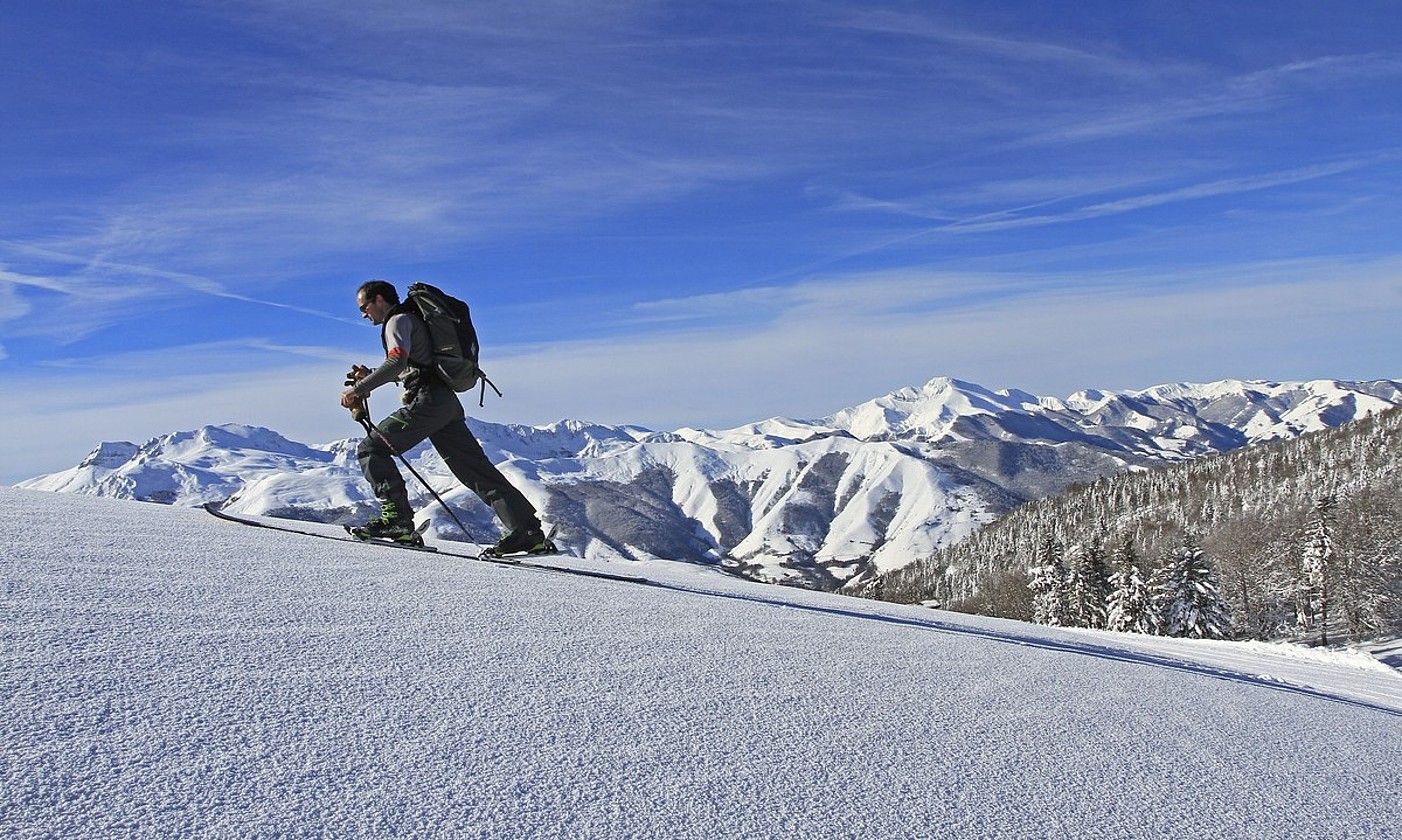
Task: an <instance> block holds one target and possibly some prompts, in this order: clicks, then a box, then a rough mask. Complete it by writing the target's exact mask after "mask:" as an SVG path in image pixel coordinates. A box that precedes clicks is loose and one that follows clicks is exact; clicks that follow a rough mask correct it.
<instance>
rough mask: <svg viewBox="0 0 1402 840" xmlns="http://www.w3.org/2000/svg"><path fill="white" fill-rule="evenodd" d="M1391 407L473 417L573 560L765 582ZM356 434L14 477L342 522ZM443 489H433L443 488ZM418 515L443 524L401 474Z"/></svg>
mask: <svg viewBox="0 0 1402 840" xmlns="http://www.w3.org/2000/svg"><path fill="white" fill-rule="evenodd" d="M1399 403H1402V383H1399V382H1398V381H1396V380H1372V381H1367V382H1357V383H1354V382H1342V381H1338V380H1313V381H1309V382H1268V381H1261V380H1254V381H1253V380H1221V381H1219V382H1214V383H1205V384H1194V383H1170V384H1165V385H1158V386H1154V387H1153V388H1148V389H1143V390H1138V391H1100V390H1094V389H1088V390H1083V391H1078V392H1076V393H1074V394H1072V395H1070V396H1068V397H1066V398H1055V397H1040V396H1036V395H1034V394H1031V393H1028V392H1026V391H1021V390H1018V389H1001V390H992V389H988V388H985V387H983V386H981V385H977V384H975V383H971V382H967V381H964V380H959V379H955V378H952V377H935V378H933V379H931V380H929V381H927V382H926V383H925V384H924V385H922V386H920V387H918V388H915V387H911V388H902V389H897V390H895V391H892V392H890V393H888V394H885V395H882V396H880V397H877V398H875V399H873V400H868V401H866V402H864V403H860V404H858V405H855V406H851V407H849V408H847V409H842V410H840V411H837V412H834V413H833V414H830V415H827V416H826V417H823V418H819V419H817V420H797V419H793V418H785V417H772V418H769V419H766V420H762V421H758V422H755V423H751V424H746V425H742V426H737V427H733V428H731V429H721V430H707V429H692V428H682V429H677V430H674V431H660V432H659V431H653V430H649V429H646V428H644V427H641V426H637V425H627V424H623V425H609V424H601V423H590V422H587V421H582V420H562V421H557V422H556V423H552V424H547V425H541V426H524V425H518V424H496V423H489V422H486V421H481V420H477V419H469V421H468V422H469V425H470V426H471V428H472V430H473V432H474V434H476V435H477V437H478V439H479V440H480V441H481V442H482V444H483V447H484V449H485V450H486V451H487V454H488V456H489V457H490V458H492V460H493V461H496V462H498V463H499V464H500V465H501V468H502V470H503V472H504V473H505V474H506V475H507V476H508V478H509V479H511V480H512V481H513V482H516V483H518V485H519V486H521V487H522V489H523V492H525V493H526V495H527V496H528V498H530V499H531V500H532V502H533V503H535V504H536V506H537V507H538V508H539V509H540V510H541V511H542V514H543V515H544V516H545V517H546V518H547V519H548V520H550V521H551V522H552V523H553V524H555V525H557V526H558V528H559V539H560V541H561V542H563V543H564V544H565V545H568V546H570V547H571V548H573V549H574V550H576V551H579V552H580V553H581V554H583V555H585V556H597V557H601V558H624V559H642V558H649V557H662V558H668V559H677V560H684V561H688V562H694V563H702V564H722V565H724V566H726V567H728V568H730V569H731V570H732V571H736V572H740V573H743V574H746V575H749V576H751V577H755V578H757V579H761V580H768V581H774V582H783V583H792V584H798V585H805V586H811V587H816V588H822V589H838V588H843V587H855V586H860V585H862V584H863V583H865V582H867V581H870V580H871V579H873V578H874V577H875V576H876V575H877V574H879V573H881V572H888V571H891V570H894V569H897V568H900V567H902V566H904V565H906V564H909V563H910V562H913V561H914V560H916V559H919V558H923V557H927V556H929V555H930V554H932V553H933V552H934V551H935V550H937V549H938V548H940V547H942V546H946V545H950V544H952V543H954V542H957V541H958V540H959V539H961V538H963V537H965V536H967V535H969V534H970V533H972V532H973V531H975V530H977V529H978V528H980V527H981V526H982V525H984V524H987V523H988V522H990V521H992V520H994V519H996V518H997V517H998V516H1000V515H1002V514H1003V513H1006V512H1007V511H1008V510H1011V509H1012V508H1013V507H1016V506H1017V505H1019V504H1021V503H1022V502H1025V501H1028V500H1031V499H1037V498H1043V497H1045V496H1048V495H1052V494H1055V493H1058V492H1060V491H1061V490H1063V489H1065V488H1066V487H1068V486H1070V485H1071V484H1075V483H1080V482H1085V481H1088V480H1093V479H1095V478H1100V477H1102V476H1106V475H1112V474H1115V473H1118V472H1124V471H1128V470H1138V469H1148V468H1152V467H1154V466H1156V465H1160V464H1166V463H1172V462H1176V461H1183V460H1190V459H1193V458H1197V457H1200V456H1202V455H1208V454H1215V453H1219V452H1225V451H1229V450H1232V449H1236V448H1240V447H1242V446H1247V445H1250V444H1251V443H1254V442H1261V441H1266V440H1275V439H1281V438H1290V437H1295V436H1298V435H1300V434H1303V433H1305V432H1307V431H1312V430H1315V429H1320V428H1328V427H1331V426H1337V425H1340V424H1342V423H1345V422H1348V421H1350V420H1352V419H1357V418H1359V417H1364V416H1369V415H1371V414H1373V413H1376V412H1377V411H1381V410H1383V409H1384V408H1387V407H1389V406H1391V405H1395V404H1399ZM354 447H355V439H344V440H340V441H333V442H331V443H327V444H320V445H314V446H313V445H307V444H302V443H298V442H295V441H290V440H288V439H286V438H284V437H282V436H281V435H279V434H278V433H276V432H274V431H272V430H268V429H263V428H261V427H254V426H246V425H238V424H226V425H215V426H205V427H202V428H201V429H196V430H193V431H189V432H176V433H171V434H167V435H162V436H158V437H155V438H152V439H151V440H149V441H147V442H146V443H144V444H141V445H139V446H138V445H136V444H133V443H130V442H126V441H119V442H103V443H101V444H99V445H98V446H97V447H96V448H95V449H94V450H93V452H92V453H90V454H89V456H88V457H87V458H85V459H84V460H83V462H82V463H80V464H79V465H78V466H75V467H73V468H71V469H69V470H65V471H61V472H58V473H53V474H50V475H47V476H40V477H38V478H35V479H31V480H29V481H25V482H21V483H20V484H19V485H17V486H21V487H27V488H31V489H40V490H51V491H56V492H78V493H87V494H91V495H111V496H117V497H120V498H134V499H141V500H147V501H157V502H163V503H168V504H179V505H194V504H202V503H204V502H207V501H214V500H218V499H224V498H227V497H234V499H233V501H232V505H233V506H234V508H235V509H237V510H240V511H242V512H244V513H252V514H266V515H278V516H286V517H290V518H299V519H309V520H317V521H335V522H348V521H352V520H353V519H355V518H358V517H364V516H368V515H370V513H371V511H372V510H373V509H374V507H375V501H374V499H373V498H372V497H371V495H370V492H369V488H368V487H367V486H366V485H365V483H364V481H363V480H362V479H361V477H360V474H359V470H358V468H357V466H356V464H355V459H354ZM407 457H408V458H409V459H410V461H411V462H413V463H414V464H415V467H416V468H417V469H419V471H420V472H421V473H422V474H424V475H425V476H426V477H427V478H428V479H429V481H430V482H431V483H432V484H433V485H434V486H435V488H436V489H438V490H439V491H440V492H441V493H442V495H443V496H444V498H445V500H446V501H448V503H449V504H451V505H453V506H454V507H455V509H457V510H458V511H459V515H460V516H461V517H462V518H463V519H464V521H465V523H466V524H467V525H468V527H469V529H470V530H471V531H472V533H473V535H474V537H475V539H476V540H477V541H490V540H491V539H494V536H492V535H493V534H494V520H493V517H492V515H491V513H490V511H489V510H488V509H487V508H486V507H485V506H484V505H482V504H481V503H480V501H479V500H477V499H476V497H475V496H473V495H472V494H471V493H470V492H468V491H466V490H465V489H463V488H462V487H460V486H458V485H457V483H456V482H455V481H454V480H453V479H452V478H451V476H450V475H449V474H448V472H447V470H446V468H445V466H444V465H443V463H442V461H441V459H440V458H438V456H437V453H436V452H434V451H433V450H432V449H430V448H429V447H427V445H421V446H420V447H417V448H415V449H414V450H412V451H411V452H409V453H407ZM445 491H446V492H445ZM411 492H412V493H413V494H414V501H415V505H416V507H417V508H418V510H419V515H420V517H423V518H427V519H428V520H429V528H430V529H431V533H434V534H436V535H438V536H441V537H443V538H452V536H453V532H454V531H455V530H456V528H455V526H454V525H453V524H452V523H451V520H450V519H449V518H448V517H447V516H446V515H445V514H444V513H443V512H442V511H441V510H439V509H438V508H437V507H436V506H435V505H433V503H432V502H431V500H430V499H429V498H428V497H427V495H426V494H424V493H422V491H421V490H419V489H418V488H416V487H414V486H413V483H412V482H411Z"/></svg>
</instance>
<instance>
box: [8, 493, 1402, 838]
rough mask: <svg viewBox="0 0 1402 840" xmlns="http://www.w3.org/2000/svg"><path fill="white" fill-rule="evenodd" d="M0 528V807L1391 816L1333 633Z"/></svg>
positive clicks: (427, 817) (1382, 684) (1286, 823)
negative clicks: (1005, 614)
mask: <svg viewBox="0 0 1402 840" xmlns="http://www.w3.org/2000/svg"><path fill="white" fill-rule="evenodd" d="M0 527H3V528H4V529H5V532H6V533H7V534H9V535H11V536H10V537H9V538H8V539H7V541H6V542H5V544H4V545H3V546H2V547H0V643H2V644H3V650H4V652H5V667H4V669H3V670H0V741H3V743H4V745H5V749H4V752H3V757H0V797H3V798H0V834H3V835H5V836H15V837H40V836H54V837H73V836H134V837H172V836H193V835H202V836H203V835H216V836H252V835H258V836H265V835H280V836H324V835H329V836H346V835H352V834H362V835H363V834H372V835H378V836H385V835H391V834H415V835H443V836H473V837H504V838H505V837H509V838H517V837H697V838H702V837H704V838H710V837H715V836H736V837H804V838H810V837H897V836H901V837H905V836H909V837H1162V836H1231V837H1262V838H1266V837H1271V838H1273V837H1283V836H1330V837H1385V836H1389V835H1390V834H1391V835H1392V836H1395V834H1396V830H1397V826H1398V825H1399V824H1402V804H1399V803H1402V798H1399V797H1398V795H1397V794H1398V792H1399V782H1402V778H1400V777H1399V770H1398V768H1399V767H1402V678H1400V677H1398V675H1397V674H1396V673H1394V672H1393V671H1391V670H1390V669H1387V668H1385V667H1384V666H1381V665H1377V664H1373V663H1370V662H1368V661H1366V660H1363V659H1361V658H1359V657H1348V656H1336V655H1330V654H1314V655H1288V653H1287V652H1286V650H1285V649H1281V650H1280V651H1276V650H1274V649H1264V650H1263V649H1261V648H1259V647H1253V646H1232V645H1222V644H1217V645H1201V644H1195V643H1192V642H1187V641H1183V640H1151V639H1144V638H1135V639H1132V640H1131V639H1129V638H1128V637H1122V636H1118V635H1116V634H1110V633H1095V632H1091V631H1056V630H1051V629H1049V628H1041V627H1035V626H1031V625H1023V624H1020V623H1017V622H1008V621H999V620H995V619H982V618H976V617H971V616H962V615H956V614H951V613H943V612H937V611H933V610H925V609H921V608H917V607H902V606H898V605H892V604H885V603H878V602H869V601H861V600H856V599H850V598H844V597H841V596H835V595H825V594H822V593H816V592H808V591H803V590H797V589H791V588H783V587H776V586H765V585H760V584H751V583H746V582H744V581H739V580H736V579H733V578H727V577H725V576H723V575H720V574H717V573H716V572H714V571H713V570H710V569H706V568H702V567H697V566H692V565H685V564H673V563H666V562H663V561H650V562H642V563H628V564H619V563H614V564H609V565H610V566H611V567H612V568H618V567H620V566H622V567H623V568H626V569H627V570H629V571H640V572H643V573H645V574H646V575H648V576H649V577H650V578H651V579H652V580H654V581H655V582H656V583H657V585H654V586H642V585H637V584H627V583H618V582H612V581H602V580H592V579H578V578H573V577H568V576H564V575H555V574H552V573H550V572H548V571H532V570H528V569H520V568H510V567H505V568H504V567H499V566H492V565H487V564H478V563H474V562H471V561H449V560H447V559H445V558H442V557H435V556H433V555H428V554H420V553H414V552H404V551H395V550H393V549H385V548H377V547H373V546H363V545H358V544H354V543H346V544H345V545H338V544H336V543H331V542H327V541H325V540H316V539H310V538H305V537H300V536H297V535H288V534H280V533H275V532H269V531H262V530H258V529H252V528H246V527H243V526H239V525H234V524H229V523H225V522H221V521H218V520H215V519H213V518H212V517H209V516H208V515H207V514H205V513H203V512H201V511H198V510H191V509H188V508H176V507H162V506H155V505H142V504H137V503H133V502H129V501H121V500H114V499H104V498H91V497H86V496H74V495H58V494H48V493H37V492H32V491H24V490H15V489H3V488H0ZM312 527H316V526H312ZM323 527H328V528H330V527H331V526H323ZM332 530H334V528H332ZM554 562H560V563H565V562H573V563H588V562H590V561H566V560H556V561H554Z"/></svg>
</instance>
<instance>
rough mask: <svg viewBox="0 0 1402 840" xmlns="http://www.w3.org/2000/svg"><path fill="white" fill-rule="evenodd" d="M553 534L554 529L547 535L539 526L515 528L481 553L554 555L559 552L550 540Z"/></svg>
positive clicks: (499, 555)
mask: <svg viewBox="0 0 1402 840" xmlns="http://www.w3.org/2000/svg"><path fill="white" fill-rule="evenodd" d="M554 533H555V532H554V529H551V532H550V534H549V535H547V534H546V533H545V532H544V531H542V530H540V526H539V525H532V526H530V527H527V528H517V529H516V530H515V531H512V532H511V533H509V534H507V535H506V536H504V537H502V538H501V540H500V541H499V542H498V543H497V544H496V545H494V546H492V547H491V548H489V549H487V550H485V551H483V552H482V556H484V557H509V556H511V555H513V554H554V553H556V552H557V551H559V549H558V548H556V547H555V543H554V542H552V541H551V539H550V538H551V537H552V536H554Z"/></svg>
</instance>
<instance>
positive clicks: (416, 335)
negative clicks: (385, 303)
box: [355, 312, 433, 397]
mask: <svg viewBox="0 0 1402 840" xmlns="http://www.w3.org/2000/svg"><path fill="white" fill-rule="evenodd" d="M384 338H385V360H384V362H383V363H381V364H380V366H379V367H377V368H375V369H374V370H373V371H371V372H370V375H369V376H367V377H365V378H364V379H362V380H360V381H359V382H357V383H355V393H356V394H357V395H359V396H361V397H368V396H370V392H371V391H373V390H375V389H376V388H378V387H380V386H381V385H384V384H385V383H387V382H394V381H395V380H402V379H404V378H405V377H406V376H407V375H408V373H409V363H410V362H411V361H412V362H413V363H414V364H415V365H416V366H419V367H430V366H431V365H432V364H433V344H432V342H431V341H430V340H429V336H428V327H426V326H424V323H423V321H422V320H420V319H419V318H415V317H414V316H413V315H410V314H408V313H407V312H399V313H396V314H394V315H391V316H389V320H387V321H386V322H385V328H384Z"/></svg>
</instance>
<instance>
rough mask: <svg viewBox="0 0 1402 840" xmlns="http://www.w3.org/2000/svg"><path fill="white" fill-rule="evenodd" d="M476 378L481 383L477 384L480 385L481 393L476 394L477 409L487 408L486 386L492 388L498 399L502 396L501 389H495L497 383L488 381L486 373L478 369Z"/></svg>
mask: <svg viewBox="0 0 1402 840" xmlns="http://www.w3.org/2000/svg"><path fill="white" fill-rule="evenodd" d="M477 377H478V378H479V379H481V380H482V381H481V383H479V384H480V385H481V388H482V390H481V391H480V392H479V393H478V395H477V407H478V408H486V407H487V386H488V385H490V386H492V390H493V391H496V392H497V396H498V397H500V396H502V393H501V389H500V388H498V387H497V383H495V382H493V381H492V380H490V379H488V378H487V374H486V372H485V371H483V370H482V369H481V368H478V369H477Z"/></svg>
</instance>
